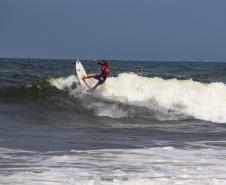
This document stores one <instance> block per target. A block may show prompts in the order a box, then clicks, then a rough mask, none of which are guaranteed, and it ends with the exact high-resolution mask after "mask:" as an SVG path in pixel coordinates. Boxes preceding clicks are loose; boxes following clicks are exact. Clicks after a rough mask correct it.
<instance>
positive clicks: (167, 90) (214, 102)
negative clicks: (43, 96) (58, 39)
mask: <svg viewBox="0 0 226 185" xmlns="http://www.w3.org/2000/svg"><path fill="white" fill-rule="evenodd" d="M73 82H76V83H78V79H77V78H76V77H75V76H74V75H71V76H69V77H68V78H57V79H52V80H51V83H52V84H53V85H55V86H56V87H57V88H59V89H64V88H66V87H71V85H72V83H73ZM76 93H77V91H76V92H75V93H73V92H71V94H72V95H75V94H76ZM79 93H80V94H81V91H79ZM91 95H93V96H98V97H99V98H103V99H107V100H110V101H112V102H121V103H123V104H128V105H136V106H142V107H146V108H150V109H152V110H153V108H154V109H155V108H156V109H158V110H159V108H160V107H162V108H163V110H162V112H164V111H165V110H167V111H168V110H171V111H176V113H183V114H184V115H188V116H192V117H194V118H196V119H201V120H205V121H212V122H217V123H226V85H225V84H224V83H221V82H216V83H209V84H206V83H201V82H196V81H193V80H177V79H170V80H164V79H162V78H148V77H142V76H138V75H136V74H134V73H122V74H119V75H118V77H109V78H108V79H107V80H106V82H105V83H104V85H102V86H100V87H98V88H97V89H96V90H95V91H94V92H93V93H91ZM76 96H77V95H76ZM91 103H92V102H91ZM155 104H157V106H153V105H155ZM96 107H97V106H94V108H96ZM116 107H117V106H116ZM98 109H99V110H98V111H97V112H98V113H97V115H100V116H109V117H116V118H119V117H126V116H128V115H129V114H128V113H126V112H123V111H118V115H114V114H113V112H114V111H111V110H106V109H101V108H100V107H99V108H98ZM101 110H102V111H101ZM112 110H113V109H112ZM115 110H116V109H115ZM116 112H117V111H116ZM165 112H166V111H165ZM166 115H167V114H166ZM158 117H159V116H157V119H159V120H166V119H167V118H166V117H165V116H163V117H162V116H160V117H159V118H158ZM167 117H169V119H173V120H174V119H176V118H177V117H178V118H179V117H180V115H179V116H177V115H175V116H172V115H171V116H170V115H168V116H167Z"/></svg>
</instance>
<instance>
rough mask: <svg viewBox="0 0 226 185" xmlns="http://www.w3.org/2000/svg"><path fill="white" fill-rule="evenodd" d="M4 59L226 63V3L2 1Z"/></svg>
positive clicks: (0, 22) (175, 0) (190, 0)
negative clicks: (99, 59) (199, 61)
mask: <svg viewBox="0 0 226 185" xmlns="http://www.w3.org/2000/svg"><path fill="white" fill-rule="evenodd" d="M0 57H34V58H86V59H90V58H91V59H92V58H97V59H98V58H106V59H125V60H126V59H127V60H130V59H132V60H190V61H197V60H202V61H226V0H0Z"/></svg>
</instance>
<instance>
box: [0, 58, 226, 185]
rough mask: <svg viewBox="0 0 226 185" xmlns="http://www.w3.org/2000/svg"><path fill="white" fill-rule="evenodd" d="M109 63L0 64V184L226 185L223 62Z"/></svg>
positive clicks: (17, 61)
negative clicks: (103, 68) (87, 82)
mask: <svg viewBox="0 0 226 185" xmlns="http://www.w3.org/2000/svg"><path fill="white" fill-rule="evenodd" d="M81 61H82V63H83V64H84V66H85V69H86V70H87V72H88V73H100V69H99V66H98V65H95V64H93V63H92V62H91V61H88V60H85V61H84V60H81ZM110 66H111V74H110V77H109V78H108V79H107V80H106V83H105V84H104V85H102V86H100V87H98V88H97V90H96V91H94V92H92V93H87V92H84V91H83V89H82V88H81V86H80V84H79V82H78V79H77V76H76V74H75V65H74V63H73V61H72V60H44V59H43V60H40V59H0V184H1V185H6V184H7V185H18V184H24V185H31V184H32V185H65V184H67V185H191V184H192V185H226V63H214V62H208V63H205V62H154V61H153V62H151V61H150V62H147V61H111V62H110ZM92 83H95V81H92Z"/></svg>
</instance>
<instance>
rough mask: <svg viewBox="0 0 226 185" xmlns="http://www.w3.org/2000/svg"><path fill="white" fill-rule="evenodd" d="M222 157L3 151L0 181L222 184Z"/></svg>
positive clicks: (211, 153) (216, 151) (169, 150)
mask: <svg viewBox="0 0 226 185" xmlns="http://www.w3.org/2000/svg"><path fill="white" fill-rule="evenodd" d="M2 150H3V149H2ZM2 150H1V151H2ZM225 152H226V151H225V149H224V148H217V147H216V148H212V149H210V148H207V149H190V150H188V149H187V150H184V149H176V148H173V147H163V148H150V149H104V150H86V151H76V150H74V151H70V152H67V153H63V152H62V153H61V152H56V153H54V152H52V153H48V152H47V153H36V154H35V153H34V152H32V153H31V152H26V151H24V152H22V151H19V155H18V151H17V150H15V151H14V150H11V151H9V150H7V151H5V152H4V159H3V161H2V162H4V164H7V163H6V162H7V161H9V160H10V161H12V162H13V163H9V164H8V166H6V167H4V169H3V170H1V171H0V181H1V183H2V184H10V185H15V184H26V185H27V184H34V185H40V184H47V185H53V184H54V185H62V184H69V185H70V184H71V185H72V184H73V185H74V184H75V185H90V184H92V185H97V184H98V185H131V184H132V185H143V184H145V185H149V184H150V185H156V184H157V185H158V184H159V185H168V184H183V185H190V184H193V185H225V184H226V174H225V168H226V162H225ZM24 154H25V155H24ZM28 154H31V155H28ZM7 156H8V159H7ZM18 156H19V159H18ZM11 164H12V165H11ZM2 172H4V173H2Z"/></svg>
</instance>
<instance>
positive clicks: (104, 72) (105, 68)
mask: <svg viewBox="0 0 226 185" xmlns="http://www.w3.org/2000/svg"><path fill="white" fill-rule="evenodd" d="M93 62H95V63H97V64H99V65H100V66H101V74H100V75H97V74H88V75H87V76H84V77H83V78H82V80H84V81H85V79H88V78H94V79H97V80H98V82H97V84H96V85H95V86H94V87H93V88H91V91H94V90H95V89H96V88H97V87H98V86H99V85H102V84H103V83H104V82H105V80H106V79H107V77H108V75H109V73H110V67H109V62H108V61H107V60H101V61H100V62H97V61H96V60H94V61H93Z"/></svg>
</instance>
